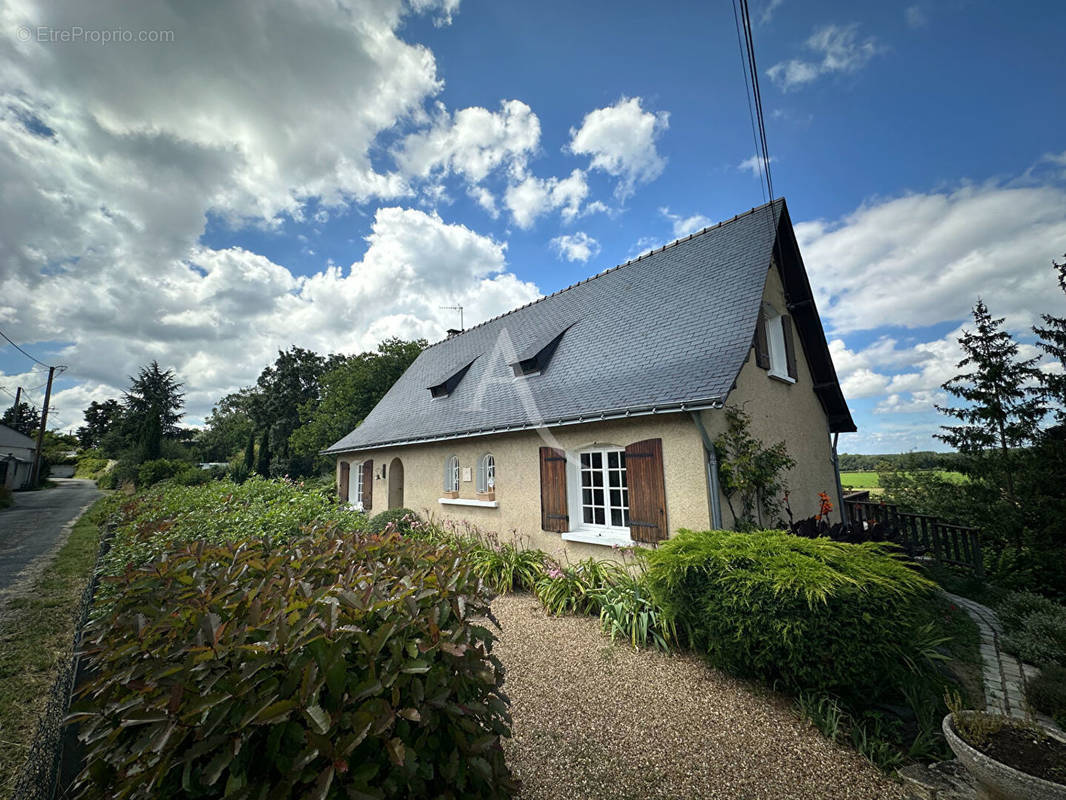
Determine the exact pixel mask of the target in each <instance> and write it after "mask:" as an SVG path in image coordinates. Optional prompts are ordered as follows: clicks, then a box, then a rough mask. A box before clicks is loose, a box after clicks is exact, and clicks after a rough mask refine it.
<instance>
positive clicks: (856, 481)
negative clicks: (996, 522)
mask: <svg viewBox="0 0 1066 800" xmlns="http://www.w3.org/2000/svg"><path fill="white" fill-rule="evenodd" d="M912 474H914V475H926V474H928V475H938V476H940V477H941V478H943V479H944V480H948V481H951V482H952V483H963V482H964V481H965V480H966V476H965V475H963V474H962V473H961V472H949V471H948V470H943V469H930V470H919V471H917V472H914V473H912ZM840 484H841V485H842V486H843V487H844V488H845V489H872V490H875V491H879V490H880V489H881V484H880V483H879V482H878V480H877V473H876V472H873V471H868V472H841V473H840Z"/></svg>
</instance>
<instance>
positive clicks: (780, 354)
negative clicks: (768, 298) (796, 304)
mask: <svg viewBox="0 0 1066 800" xmlns="http://www.w3.org/2000/svg"><path fill="white" fill-rule="evenodd" d="M763 314H764V315H765V316H764V319H765V322H764V324H765V326H766V347H767V350H768V351H769V355H770V375H772V376H773V377H775V378H779V379H780V380H783V381H787V382H789V383H795V382H796V379H795V377H794V376H792V375H790V374H789V372H790V370H789V354H788V349H789V343H788V342H787V340H786V336H787V335H788V334H786V332H785V325H786V324H788V325H790V324H791V321H790V320H789V318H788V317H786V316H785V315H783V314H781V313H780V312H779V311H777V309H775V308H774V307H773V306H771V305H763ZM789 333H791V331H789Z"/></svg>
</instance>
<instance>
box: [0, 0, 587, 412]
mask: <svg viewBox="0 0 1066 800" xmlns="http://www.w3.org/2000/svg"><path fill="white" fill-rule="evenodd" d="M412 7H414V8H415V9H416V10H423V11H427V12H429V13H432V14H435V15H438V19H439V20H440V21H441V22H446V21H447V18H448V17H449V16H450V15H451V14H453V13H454V12H455V11H456V10H457V8H458V3H457V2H455V1H454V0H442V1H441V2H429V1H428V0H413V6H412V5H404V4H403V3H401V2H399V0H356V2H353V3H349V4H330V3H307V4H301V5H299V6H295V5H291V4H262V3H257V2H253V1H252V0H243V1H242V0H235V1H234V2H230V3H223V4H207V5H203V4H200V5H195V6H190V7H188V8H186V7H184V6H183V7H182V10H181V13H180V14H179V13H175V11H174V9H173V7H172V6H170V5H168V4H165V3H142V4H138V5H137V6H136V7H131V6H129V5H128V4H126V3H121V2H118V0H113V2H101V3H97V4H95V5H94V6H93V8H92V9H88V8H87V7H85V6H84V4H80V3H74V2H58V3H42V4H40V5H39V6H37V5H34V4H32V3H29V2H27V3H20V4H17V5H15V4H7V5H4V6H0V87H2V88H0V185H3V187H4V189H5V191H3V192H0V263H3V265H4V267H3V271H2V273H0V298H2V300H0V324H2V325H3V327H4V330H5V332H8V333H10V334H11V335H12V336H13V337H14V338H16V339H17V340H19V341H22V342H27V343H34V342H42V341H59V342H63V343H66V344H65V345H64V347H63V348H62V349H61V350H60V352H59V353H58V354H57V355H56V357H55V360H57V361H61V362H63V363H68V364H70V365H71V370H70V372H69V373H67V376H65V377H69V378H71V379H73V380H74V381H77V382H78V385H76V386H74V387H69V385H68V386H66V387H63V388H61V389H59V390H58V391H57V392H56V395H55V397H56V401H55V402H56V403H57V404H59V405H60V407H61V409H62V412H63V413H61V414H60V415H59V416H60V418H62V419H63V420H64V421H65V422H68V423H70V424H71V425H73V426H76V425H77V424H80V421H81V420H80V413H79V412H80V410H81V409H82V408H84V406H85V405H87V403H88V402H89V401H90V400H93V399H96V400H99V399H104V398H105V397H108V396H118V395H119V393H120V391H121V389H122V388H123V387H124V386H125V385H126V384H127V376H128V375H130V374H133V373H135V372H136V370H137V369H138V367H139V366H140V365H142V364H144V363H145V362H146V361H147V360H149V359H151V358H159V359H160V361H161V362H163V363H164V366H168V367H173V368H175V369H176V371H177V373H178V376H179V379H180V380H183V381H185V382H186V383H187V385H188V391H189V394H188V397H187V408H188V412H189V415H190V417H191V418H192V419H193V420H195V419H197V418H198V417H202V416H203V414H204V413H205V412H206V411H207V410H209V409H210V407H211V404H212V403H213V402H214V401H215V400H217V398H218V396H219V395H220V394H222V393H224V392H227V391H230V390H232V389H234V388H236V387H239V386H241V385H247V384H248V383H251V382H253V381H254V379H255V377H256V375H257V374H258V372H259V370H260V369H261V368H262V367H263V366H264V365H265V364H266V363H268V362H269V361H270V360H271V359H272V358H273V357H274V355H275V354H276V351H277V349H279V348H285V347H288V346H289V345H291V344H299V345H301V346H304V347H311V348H313V349H316V350H319V351H320V352H327V351H347V352H351V351H353V350H360V349H364V348H368V347H372V346H374V345H375V344H376V342H377V341H378V340H379V339H380V338H383V337H385V336H389V335H400V336H405V337H413V336H426V337H429V338H436V337H437V336H439V335H440V333H441V331H442V330H443V329H444V328H445V327H447V326H448V325H450V324H451V323H452V320H451V318H450V317H447V312H442V311H440V310H439V308H438V307H439V306H441V305H453V304H455V303H456V302H459V303H461V304H462V305H464V306H465V307H466V308H467V309H468V315H469V318H470V319H478V318H486V317H489V316H493V315H496V314H499V313H501V312H503V311H506V310H508V309H510V308H513V307H514V306H516V305H520V304H522V303H525V302H528V301H529V300H531V299H533V298H535V297H537V296H538V295H539V292H538V290H537V288H536V286H535V285H533V284H531V283H527V282H523V281H520V280H518V279H517V278H516V277H515V276H514V275H513V274H511V273H509V272H506V271H504V270H505V267H506V261H505V252H506V249H505V248H506V245H505V243H502V242H498V241H495V240H493V239H491V238H488V237H485V236H481V235H479V234H478V233H476V232H474V231H472V230H470V229H468V228H466V227H464V226H462V225H451V224H448V223H446V222H445V221H443V220H442V219H441V218H440V216H438V215H437V214H436V213H432V214H430V213H426V212H424V211H419V210H416V209H412V208H398V207H392V208H380V209H378V210H377V213H376V214H375V215H374V217H373V223H372V227H371V231H370V235H369V237H368V239H367V242H368V246H367V250H366V253H365V255H364V256H363V258H362V259H361V260H359V261H357V262H355V263H354V264H352V265H351V267H350V268H349V269H347V270H343V269H341V268H339V267H337V266H334V265H332V264H331V265H330V266H329V267H327V268H326V269H325V270H324V271H322V272H320V273H318V274H315V275H312V276H311V277H299V276H297V275H295V274H294V273H293V272H291V271H290V270H289V269H288V268H286V267H285V266H284V265H281V264H277V263H274V262H273V261H271V260H270V259H268V258H266V257H265V256H263V255H260V254H257V253H254V252H250V251H248V250H244V249H241V248H239V247H229V248H224V249H212V248H210V247H207V246H204V245H202V244H201V243H200V239H201V236H202V234H203V233H204V230H205V220H206V219H207V218H208V216H211V215H214V216H216V217H220V218H222V219H223V220H230V221H233V222H234V223H237V224H241V225H244V224H248V223H252V224H257V225H260V226H262V227H264V228H266V229H271V228H278V227H280V225H281V223H282V222H283V219H284V217H285V216H291V217H292V218H294V219H296V220H301V221H305V222H307V223H309V224H324V223H325V222H327V221H329V220H330V217H331V216H333V214H334V213H335V210H336V209H337V208H344V210H345V211H347V210H348V209H349V208H351V206H352V205H353V204H355V203H361V202H364V201H369V200H376V201H380V200H381V199H387V198H395V197H400V196H409V195H410V194H411V192H410V189H409V188H408V184H407V178H406V177H405V176H404V175H403V174H401V173H399V172H385V171H382V170H381V169H380V168H379V167H378V166H377V163H376V161H375V159H376V158H379V157H380V154H381V153H382V152H388V147H387V143H386V142H382V137H385V136H388V137H390V138H391V139H392V140H394V139H395V138H396V136H398V135H400V136H402V134H403V132H404V131H405V130H408V129H410V127H411V125H412V124H418V125H421V126H422V127H428V128H430V129H431V130H432V129H433V128H434V125H435V121H436V122H440V121H441V120H442V119H443V117H444V116H445V112H441V113H440V114H438V116H437V117H435V118H431V117H430V116H427V115H426V114H425V111H424V110H423V109H424V104H425V102H426V100H427V99H429V98H431V97H432V96H433V95H435V94H436V93H437V92H438V91H439V90H440V87H441V83H440V81H439V79H438V77H437V73H436V65H435V62H434V58H433V55H432V53H431V52H430V51H429V50H427V49H426V48H425V47H422V46H419V45H412V44H409V43H407V42H405V41H403V40H402V39H400V38H399V37H398V36H397V31H398V30H399V28H400V26H401V25H402V24H403V22H404V18H405V16H406V15H408V14H409V13H411V9H412ZM19 25H30V26H44V27H51V28H55V29H67V28H71V27H73V26H78V25H80V26H82V27H84V28H86V29H88V28H93V29H114V28H123V29H132V30H142V29H143V30H171V31H173V33H174V40H173V42H170V43H166V44H160V45H152V46H144V47H139V46H129V47H127V46H123V45H120V44H119V45H113V46H109V47H101V46H97V45H93V44H86V45H78V44H62V45H60V44H49V43H42V42H37V41H30V42H21V41H18V40H17V37H16V36H15V34H16V32H17V30H18V26H19ZM260 89H261V90H260ZM464 111H469V110H464ZM482 111H483V110H482ZM485 113H487V112H485ZM490 116H492V115H490ZM495 116H496V117H498V118H502V119H503V120H504V125H503V129H504V134H503V135H502V138H501V139H500V140H499V142H498V143H497V144H498V145H499V147H502V148H503V149H504V151H505V154H504V156H503V160H504V161H505V162H507V163H510V162H509V161H508V159H512V160H516V159H518V158H520V156H521V154H522V153H523V152H525V150H528V148H527V147H526V145H525V144H518V145H515V144H514V141H515V140H516V137H517V139H519V140H521V137H522V136H526V139H524V140H521V141H524V142H526V143H528V142H529V140H530V137H532V138H535V135H534V134H535V133H536V128H537V123H536V121H535V117H533V116H532V115H531V113H529V112H528V109H527V108H525V107H524V106H521V105H520V104H519V105H517V106H516V105H514V104H513V103H505V104H503V106H501V109H500V110H499V111H497V112H496V115H495ZM480 118H481V117H480V116H479V115H478V114H477V113H464V112H458V113H456V114H455V115H447V119H448V120H449V122H450V123H451V125H452V128H454V129H456V130H454V131H452V133H453V134H454V136H453V138H452V139H450V140H448V141H450V142H452V143H453V144H454V145H455V146H454V147H452V149H450V150H448V151H447V158H446V159H444V160H442V161H441V163H442V164H444V163H446V164H447V169H448V170H450V171H453V172H459V173H461V174H463V175H464V176H465V175H474V176H476V175H478V174H479V172H480V171H481V170H484V169H491V168H493V164H494V163H496V162H495V160H494V159H497V156H496V155H495V152H496V151H495V150H493V147H494V145H493V142H492V140H491V137H489V138H488V139H484V140H479V139H478V138H477V135H476V134H477V133H478V131H479V130H480V129H479V128H478V126H477V124H476V123H477V122H478V121H479V119H480ZM490 122H492V121H491V120H490ZM489 128H490V129H491V128H492V126H491V125H489ZM511 134H514V135H513V136H511ZM537 135H539V134H537ZM508 137H510V138H508ZM427 141H428V139H427ZM308 143H313V144H312V145H311V146H309V145H308ZM383 145H384V146H383ZM426 146H427V148H428V147H429V145H428V144H427V145H426ZM508 146H510V148H511V149H510V150H508V149H507V147H508ZM523 148H525V150H524V149H523ZM430 149H431V148H430ZM442 152H443V150H442ZM443 172H444V167H443V166H441V167H438V168H436V169H430V170H429V182H430V184H431V185H430V186H429V187H428V188H427V190H426V193H425V194H426V196H427V197H431V196H432V195H433V192H434V190H435V188H436V187H437V186H440V187H441V191H440V192H439V193H438V196H437V200H438V201H439V202H446V192H444V187H443V185H442V184H441V183H440V182H439V181H437V180H436V178H438V177H440V176H441V175H443ZM420 175H421V173H419V177H420ZM578 182H579V181H577V180H571V179H566V180H564V181H558V182H557V184H562V185H563V186H562V188H559V187H558V186H556V187H553V188H554V189H555V194H556V195H558V196H560V197H561V199H560V200H559V203H558V205H559V206H561V207H563V208H565V209H568V208H569V206H570V205H572V202H573V201H572V199H571V198H572V197H573V195H574V194H575V192H576V189H575V184H576V183H578ZM474 196H475V199H476V200H477V202H479V203H480V204H481V205H482V206H484V207H486V209H491V208H492V207H493V206H494V205H495V199H494V198H493V197H492V195H491V194H490V193H487V192H475V193H474ZM308 201H313V211H311V210H305V209H306V208H307V204H308ZM567 213H569V211H567ZM575 213H576V212H575ZM305 217H306V219H305ZM301 245H302V249H303V251H304V252H305V253H310V252H313V251H315V250H317V249H318V248H317V245H316V244H315V243H314V242H313V241H302V242H301ZM7 382H8V381H7V378H6V377H3V376H0V384H2V385H4V386H5V387H6V385H7Z"/></svg>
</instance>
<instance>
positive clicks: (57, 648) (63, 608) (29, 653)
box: [0, 501, 100, 797]
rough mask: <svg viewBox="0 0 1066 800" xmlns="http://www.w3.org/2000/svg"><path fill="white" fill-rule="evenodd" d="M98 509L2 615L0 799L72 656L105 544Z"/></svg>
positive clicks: (79, 524) (84, 517)
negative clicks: (85, 595) (85, 592)
mask: <svg viewBox="0 0 1066 800" xmlns="http://www.w3.org/2000/svg"><path fill="white" fill-rule="evenodd" d="M99 502H100V501H98V503H97V505H99ZM96 507H97V506H93V508H91V509H89V510H88V511H87V512H85V514H83V515H82V517H81V519H79V520H78V522H77V523H76V524H75V525H74V527H73V528H72V529H71V531H70V536H69V538H68V539H67V541H66V544H64V545H63V547H62V548H60V550H59V552H58V553H57V554H56V557H55V559H54V560H53V562H52V563H51V564H50V565H49V566H48V568H47V569H46V570H45V571H44V573H42V575H41V577H40V578H38V580H37V582H36V583H35V584H34V585H33V587H32V588H31V589H30V590H29V591H28V592H27V593H26V594H25V595H23V596H21V597H17V598H13V599H12V600H11V601H10V602H9V603H8V605H7V608H6V609H5V611H4V613H3V616H2V617H0V742H2V743H3V745H4V746H3V747H2V748H0V797H6V796H7V795H8V794H9V792H10V791H11V787H12V783H13V782H14V779H15V775H16V774H17V772H18V770H19V769H20V768H21V767H22V762H23V761H24V760H25V757H26V752H27V751H28V750H29V746H30V743H31V742H32V741H33V737H34V734H35V733H36V731H37V721H38V719H39V717H40V714H41V711H42V710H43V709H44V705H45V702H46V700H47V698H48V693H49V691H51V688H52V684H53V683H54V682H55V679H56V675H57V674H58V673H59V669H60V667H61V666H62V665H63V664H64V663H65V662H66V661H68V660H69V659H70V657H71V646H72V644H73V640H74V625H75V622H76V620H75V615H76V614H77V612H78V610H79V604H80V601H81V594H82V591H83V590H84V589H85V584H86V582H87V581H88V580H89V575H90V574H91V572H92V568H93V565H94V564H95V563H96V550H97V546H98V544H99V541H100V531H99V528H98V527H97V525H96V524H94V522H93V520H94V519H95V515H94V514H93V511H94V510H95V509H96Z"/></svg>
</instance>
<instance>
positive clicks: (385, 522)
mask: <svg viewBox="0 0 1066 800" xmlns="http://www.w3.org/2000/svg"><path fill="white" fill-rule="evenodd" d="M418 521H419V517H418V514H416V513H415V512H414V511H412V510H411V509H409V508H390V509H388V510H387V511H382V512H381V513H380V514H375V515H374V516H373V517H371V518H370V521H369V522H368V523H367V524H366V531H367V533H384V532H385V529H386V528H388V529H389V530H393V531H398V532H399V533H404V534H406V533H410V532H411V526H412V523H415V522H418Z"/></svg>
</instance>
